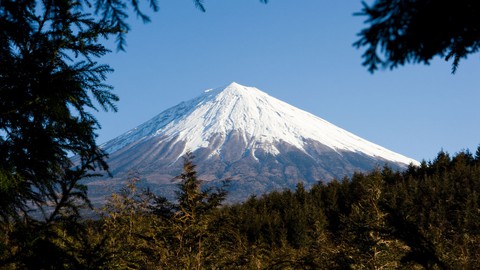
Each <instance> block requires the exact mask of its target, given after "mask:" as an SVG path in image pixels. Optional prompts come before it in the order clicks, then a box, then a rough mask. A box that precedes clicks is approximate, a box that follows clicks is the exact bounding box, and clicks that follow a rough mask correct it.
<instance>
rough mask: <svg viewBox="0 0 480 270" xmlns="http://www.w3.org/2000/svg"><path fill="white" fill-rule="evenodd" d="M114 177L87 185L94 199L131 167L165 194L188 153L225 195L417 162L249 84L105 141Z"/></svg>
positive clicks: (206, 96) (237, 196) (239, 196)
mask: <svg viewBox="0 0 480 270" xmlns="http://www.w3.org/2000/svg"><path fill="white" fill-rule="evenodd" d="M102 147H103V149H104V150H105V151H106V152H107V153H109V154H110V158H109V160H108V162H109V165H110V167H111V172H112V174H113V179H96V180H94V181H91V182H89V183H88V184H89V186H90V190H91V191H93V194H94V195H93V196H97V197H101V196H102V195H105V194H108V191H111V190H112V189H115V188H116V187H115V186H116V185H119V184H120V183H121V182H122V180H124V179H126V178H127V177H128V174H129V173H130V172H132V171H135V172H136V173H138V175H139V176H140V177H141V178H142V179H143V180H144V183H145V184H148V185H149V186H150V187H151V188H152V189H153V190H154V191H156V192H160V193H161V194H163V195H165V196H167V197H171V196H173V194H174V193H173V190H174V189H175V185H172V183H173V182H174V181H172V179H174V177H175V176H176V175H178V174H179V173H180V172H181V169H182V162H183V159H182V157H183V156H184V154H185V153H186V152H187V151H192V152H193V153H194V155H195V156H196V158H195V160H194V161H195V163H196V164H197V170H198V172H199V175H200V178H201V179H203V180H205V181H207V182H209V183H210V184H216V183H218V182H219V180H222V179H230V180H231V181H230V187H229V189H230V200H231V201H239V200H243V199H245V198H247V197H248V196H250V195H253V194H262V193H264V192H268V191H271V190H274V189H283V188H294V187H295V186H296V184H297V183H298V182H303V183H305V184H306V186H309V185H311V184H313V183H315V182H318V181H330V180H331V179H332V178H343V177H344V176H350V175H352V174H353V172H355V171H368V170H371V169H373V168H375V167H379V166H383V165H385V164H388V165H389V166H392V167H393V168H395V169H403V168H406V167H407V166H408V165H409V164H410V163H413V164H418V162H417V161H415V160H413V159H410V158H408V157H405V156H402V155H400V154H397V153H394V152H392V151H390V150H387V149H385V148H383V147H381V146H379V145H376V144H374V143H371V142H369V141H367V140H364V139H362V138H360V137H358V136H356V135H354V134H352V133H350V132H348V131H346V130H344V129H341V128H339V127H337V126H335V125H333V124H331V123H329V122H327V121H325V120H323V119H321V118H319V117H317V116H315V115H312V114H310V113H308V112H306V111H303V110H300V109H298V108H296V107H293V106H291V105H289V104H287V103H285V102H283V101H280V100H278V99H276V98H274V97H271V96H269V95H268V94H266V93H264V92H262V91H260V90H259V89H257V88H254V87H246V86H242V85H240V84H237V83H231V84H230V85H228V86H226V87H220V88H216V89H210V90H207V91H205V92H204V93H203V94H202V95H200V96H199V97H197V98H194V99H192V100H189V101H186V102H182V103H180V104H178V105H177V106H174V107H172V108H170V109H167V110H165V111H164V112H162V113H160V114H159V115H157V116H155V117H154V118H152V119H151V120H149V121H147V122H145V123H144V124H142V125H140V126H138V127H136V128H134V129H132V130H130V131H128V132H127V133H125V134H123V135H121V136H119V137H117V138H115V139H113V140H111V141H109V142H107V143H106V144H104V145H103V146H102Z"/></svg>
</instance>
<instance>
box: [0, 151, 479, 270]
mask: <svg viewBox="0 0 480 270" xmlns="http://www.w3.org/2000/svg"><path fill="white" fill-rule="evenodd" d="M137 182H138V177H135V176H132V178H131V180H130V181H129V183H128V185H127V186H126V187H125V188H124V189H123V190H122V191H121V192H119V193H118V194H114V195H112V197H111V198H110V199H109V200H108V202H107V204H106V205H105V206H104V207H103V208H102V209H99V210H98V213H97V214H98V215H99V216H100V218H97V219H88V220H85V219H80V218H79V216H78V215H72V214H71V213H65V215H63V216H62V218H58V220H54V221H50V222H33V221H32V220H28V222H27V221H25V220H11V221H10V222H8V223H4V224H2V228H1V229H2V230H1V231H0V241H1V244H0V265H1V266H0V268H2V269H480V196H479V195H480V194H479V193H480V147H479V149H478V150H477V152H476V154H475V155H472V154H471V153H469V152H468V151H464V152H460V153H458V154H456V155H454V156H450V155H448V154H447V153H444V152H440V153H439V154H438V156H437V157H436V158H435V159H434V160H433V161H431V162H428V163H427V162H423V163H422V164H421V165H420V166H418V167H414V166H411V167H409V168H408V169H407V170H406V171H404V172H396V171H392V170H391V169H389V168H388V167H385V168H383V169H378V170H375V171H373V172H370V173H368V174H362V173H357V174H355V175H353V176H352V177H351V178H348V179H347V178H345V179H343V180H334V181H332V182H330V183H327V184H324V183H319V184H317V185H315V186H313V187H312V188H311V189H309V190H306V189H305V188H304V187H303V185H302V184H298V186H297V188H296V190H295V191H290V190H285V191H281V192H272V193H270V194H268V195H264V196H262V197H259V198H256V197H252V198H250V199H248V200H247V201H245V202H244V203H241V204H235V205H223V206H222V205H221V204H222V202H223V201H224V199H225V196H226V195H227V194H226V192H225V191H224V189H223V188H218V189H209V190H202V189H201V187H200V186H201V181H200V180H199V179H198V178H197V175H196V170H195V165H193V160H192V156H191V155H187V157H186V158H185V163H184V172H183V173H182V174H181V175H180V176H179V183H180V184H179V189H178V193H177V201H176V202H169V201H168V200H166V199H165V198H162V197H159V196H156V195H155V194H152V193H151V192H149V191H148V190H143V189H139V188H138V187H137V185H136V183H137Z"/></svg>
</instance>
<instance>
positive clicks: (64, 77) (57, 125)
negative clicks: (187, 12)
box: [0, 0, 266, 221]
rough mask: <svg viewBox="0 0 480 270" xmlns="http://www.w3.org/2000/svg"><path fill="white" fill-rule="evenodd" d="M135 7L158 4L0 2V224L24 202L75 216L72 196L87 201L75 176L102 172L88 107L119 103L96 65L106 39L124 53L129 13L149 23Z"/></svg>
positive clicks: (104, 69) (24, 209)
mask: <svg viewBox="0 0 480 270" xmlns="http://www.w3.org/2000/svg"><path fill="white" fill-rule="evenodd" d="M142 2H143V3H145V2H146V3H148V4H149V5H150V8H151V9H152V10H153V11H157V10H158V8H159V6H158V2H157V0H146V1H137V0H131V1H128V0H112V1H107V0H79V1H72V0H55V1H54V0H20V1H17V0H2V1H0V155H1V158H0V198H1V199H0V219H1V220H3V221H5V220H7V219H9V218H14V219H18V218H20V217H21V216H28V212H29V210H30V209H31V205H30V204H34V205H36V206H35V207H36V208H40V209H42V208H44V207H45V206H46V205H47V204H48V205H49V207H52V205H51V204H53V207H54V208H56V207H57V206H61V207H59V208H58V209H57V210H55V211H53V214H55V215H48V216H46V217H45V219H50V220H51V219H54V217H55V216H56V215H58V214H59V213H60V211H59V210H60V208H64V207H66V206H68V207H70V209H71V210H72V211H73V212H76V210H75V207H73V208H72V206H73V204H72V202H73V200H72V199H73V197H75V198H76V199H81V200H84V201H85V200H86V198H87V196H86V189H85V187H84V186H81V185H80V184H79V179H81V178H84V177H87V176H91V175H90V174H89V172H92V171H95V170H97V171H98V172H101V171H104V170H107V169H108V167H107V164H106V163H105V157H106V155H105V153H104V152H103V151H102V150H101V149H100V148H99V147H98V146H97V144H96V142H95V138H96V136H97V135H96V131H97V130H98V129H99V128H100V124H99V123H98V121H97V120H96V119H95V117H94V116H93V114H92V111H96V110H97V108H98V107H100V108H102V109H104V110H106V111H108V110H112V111H116V110H117V108H116V106H115V103H116V101H118V97H117V96H116V95H115V94H113V93H112V87H111V86H109V85H106V84H105V79H106V76H107V74H108V73H110V72H112V71H113V70H112V69H111V68H110V67H109V66H108V65H104V64H99V63H98V62H97V61H98V59H100V58H101V57H102V56H104V55H105V54H107V53H108V52H110V50H109V49H107V48H106V47H105V46H104V45H102V41H103V40H105V39H108V38H109V37H112V36H116V38H117V49H119V50H124V48H125V35H126V33H127V32H128V31H129V30H130V28H129V25H128V23H127V19H128V14H129V12H130V9H131V10H133V12H134V14H136V15H137V16H138V17H139V18H140V19H142V20H143V21H144V22H148V21H149V20H150V19H149V17H148V16H147V15H146V14H145V13H144V12H143V11H142V9H141V8H140V4H141V3H142ZM262 2H266V1H262ZM194 4H195V5H196V7H197V8H198V9H200V10H201V11H205V8H204V5H203V1H202V0H194ZM72 155H75V156H77V157H78V162H77V164H76V165H77V166H76V167H73V166H72V165H73V164H72V162H71V160H70V156H72ZM67 202H68V203H67ZM19 213H21V215H20V214H19ZM1 220H0V221H1Z"/></svg>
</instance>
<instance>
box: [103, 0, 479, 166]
mask: <svg viewBox="0 0 480 270" xmlns="http://www.w3.org/2000/svg"><path fill="white" fill-rule="evenodd" d="M159 4H160V11H159V12H157V13H151V12H150V13H149V14H150V15H151V19H152V22H151V23H149V24H143V23H142V22H141V21H139V20H136V19H135V17H134V16H132V18H131V20H130V25H131V27H132V30H131V32H130V33H129V34H128V36H127V48H126V52H119V53H116V52H114V53H111V54H109V55H108V56H106V57H104V58H102V59H101V62H103V63H107V64H109V65H111V67H112V68H114V69H115V72H114V73H113V74H111V75H110V76H109V79H108V83H109V84H111V85H113V86H114V87H115V90H114V92H115V93H116V94H118V95H119V96H120V99H121V100H120V102H119V103H118V106H119V112H117V113H103V112H101V113H97V114H96V116H97V118H98V120H99V121H100V123H101V125H102V129H101V130H99V132H98V133H99V138H98V142H99V143H103V142H106V141H108V140H110V139H113V138H114V137H116V136H118V135H121V134H122V133H124V132H126V131H127V130H129V129H131V128H134V127H136V126H138V125H139V124H141V123H143V122H145V121H147V120H149V119H150V118H151V117H153V116H155V115H157V114H158V113H160V112H162V111H163V110H165V109H167V108H169V107H172V106H174V105H176V104H178V103H179V102H181V101H184V100H188V99H191V98H194V97H196V96H198V95H200V94H201V93H202V92H203V90H205V89H208V88H214V87H219V86H222V85H226V84H228V83H230V82H233V81H235V82H238V83H240V84H243V85H246V86H254V87H257V88H259V89H261V90H263V91H264V92H267V93H268V94H270V95H271V96H274V97H276V98H278V99H281V100H283V101H285V102H287V103H290V104H292V105H294V106H296V107H299V108H301V109H303V110H306V111H308V112H311V113H313V114H315V115H317V116H319V117H321V118H323V119H325V120H327V121H329V122H331V123H333V124H335V125H337V126H339V127H342V128H344V129H346V130H348V131H350V132H352V133H354V134H356V135H358V136H360V137H363V138H365V139H367V140H370V141H372V142H374V143H377V144H379V145H382V146H384V147H386V148H388V149H390V150H393V151H395V152H398V153H401V154H404V155H406V156H409V157H412V158H415V159H417V160H422V159H426V160H431V159H433V158H434V157H435V155H436V154H437V153H438V151H440V150H441V149H443V150H445V151H448V152H450V153H452V154H453V153H455V152H458V151H460V150H463V149H467V148H469V149H470V150H471V151H472V152H475V150H476V148H477V146H478V145H479V144H480V125H479V124H480V110H479V109H478V107H479V106H478V105H477V103H478V101H479V100H480V89H479V81H480V76H479V72H480V58H479V55H473V56H470V58H469V59H467V60H466V61H463V62H461V63H460V68H459V70H458V71H457V73H456V74H455V75H451V74H450V63H446V62H444V61H443V60H442V59H436V60H435V61H433V62H432V63H431V65H429V66H425V65H409V66H405V67H400V68H398V69H395V70H393V71H390V70H385V71H379V72H376V73H375V74H373V75H372V74H370V73H369V72H368V71H367V69H366V68H365V67H363V66H362V65H361V63H362V59H361V54H362V51H361V50H357V49H355V48H354V47H353V46H352V43H353V42H355V41H356V39H357V36H356V34H357V33H358V32H359V31H360V30H361V29H362V28H363V27H364V25H363V19H364V18H362V17H358V16H353V13H355V12H357V11H359V10H360V9H361V2H360V1H332V0H327V1H315V0H305V1H292V0H290V1H287V0H271V1H270V2H269V3H268V4H267V5H263V4H261V3H260V2H259V1H257V0H206V1H205V6H206V9H207V12H206V13H202V12H200V11H199V10H198V9H195V7H194V5H193V1H188V0H183V1H179V0H164V1H159ZM111 48H112V49H115V47H114V45H112V46H111Z"/></svg>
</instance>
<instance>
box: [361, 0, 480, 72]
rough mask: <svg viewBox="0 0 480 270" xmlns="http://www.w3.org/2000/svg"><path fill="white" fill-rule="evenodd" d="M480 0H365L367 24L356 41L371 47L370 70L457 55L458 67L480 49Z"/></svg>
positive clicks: (368, 50)
mask: <svg viewBox="0 0 480 270" xmlns="http://www.w3.org/2000/svg"><path fill="white" fill-rule="evenodd" d="M479 12H480V3H479V2H478V1H473V0H461V1H455V2H452V1H445V0H438V1H429V0H418V1H407V0H395V1H390V0H376V1H374V2H373V3H372V4H371V5H368V4H366V3H365V2H363V9H362V10H361V12H359V13H358V14H357V15H361V16H366V17H367V19H366V21H365V23H366V24H367V25H368V27H367V28H365V29H363V30H362V31H361V32H360V33H359V36H360V39H359V40H358V41H357V42H356V43H354V46H356V47H357V48H366V50H365V53H364V54H363V58H364V62H363V64H364V65H365V66H367V67H368V70H369V71H370V72H372V73H373V72H374V71H375V70H377V69H378V67H379V66H380V67H386V68H390V69H393V68H396V67H398V66H401V65H404V64H407V63H423V64H429V63H430V61H431V60H432V59H433V58H434V57H436V56H440V57H444V59H445V60H446V61H449V60H453V61H452V73H455V71H456V70H457V68H458V64H459V62H460V60H461V59H464V58H467V56H468V55H470V54H473V53H477V52H478V51H479V49H480V22H479V21H478V19H477V18H478V13H479Z"/></svg>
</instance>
